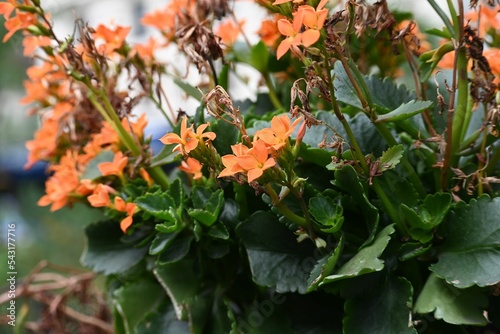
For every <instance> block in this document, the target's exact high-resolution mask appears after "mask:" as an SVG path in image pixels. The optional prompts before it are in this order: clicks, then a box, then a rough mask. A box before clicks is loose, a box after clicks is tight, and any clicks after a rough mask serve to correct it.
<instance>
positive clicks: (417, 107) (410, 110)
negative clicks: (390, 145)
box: [375, 100, 432, 123]
mask: <svg viewBox="0 0 500 334" xmlns="http://www.w3.org/2000/svg"><path fill="white" fill-rule="evenodd" d="M431 105H432V101H416V100H411V101H409V102H407V103H403V104H402V105H400V106H399V107H398V108H396V109H394V110H393V111H391V112H388V113H387V114H383V115H378V117H377V119H376V121H375V122H377V123H380V122H394V121H402V120H405V119H407V118H410V117H412V116H415V115H417V114H419V113H421V112H422V111H424V110H425V109H427V108H429V107H430V106H431Z"/></svg>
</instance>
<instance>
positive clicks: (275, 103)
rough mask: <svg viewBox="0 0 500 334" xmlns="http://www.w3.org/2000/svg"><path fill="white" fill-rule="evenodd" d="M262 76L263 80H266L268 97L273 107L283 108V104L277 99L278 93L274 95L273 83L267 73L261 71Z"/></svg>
mask: <svg viewBox="0 0 500 334" xmlns="http://www.w3.org/2000/svg"><path fill="white" fill-rule="evenodd" d="M262 76H263V77H264V81H265V82H266V86H267V89H268V90H269V99H270V100H271V103H272V104H273V106H274V108H275V109H283V105H282V104H281V101H280V100H279V99H278V95H276V90H275V89H274V85H273V83H272V81H271V77H270V75H269V73H262Z"/></svg>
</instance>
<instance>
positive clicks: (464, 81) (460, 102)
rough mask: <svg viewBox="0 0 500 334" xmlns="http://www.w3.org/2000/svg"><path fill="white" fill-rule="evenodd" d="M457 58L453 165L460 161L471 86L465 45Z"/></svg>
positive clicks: (460, 49)
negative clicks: (459, 153)
mask: <svg viewBox="0 0 500 334" xmlns="http://www.w3.org/2000/svg"><path fill="white" fill-rule="evenodd" d="M457 52H458V58H457V79H458V86H457V90H458V92H457V102H456V107H455V112H454V115H453V130H452V140H453V143H452V152H451V159H452V161H451V166H452V167H455V166H456V165H457V163H458V158H459V156H458V155H457V154H456V153H458V151H459V150H460V144H461V143H462V139H463V134H464V133H465V132H466V129H465V128H464V125H466V122H465V118H466V114H467V105H468V98H469V87H468V78H467V55H466V50H465V46H460V48H459V50H458V51H457Z"/></svg>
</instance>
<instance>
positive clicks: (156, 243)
mask: <svg viewBox="0 0 500 334" xmlns="http://www.w3.org/2000/svg"><path fill="white" fill-rule="evenodd" d="M176 236H177V233H158V234H157V235H156V237H155V238H154V239H153V242H152V243H151V247H150V248H149V254H151V255H158V254H160V253H161V252H163V250H164V249H165V247H167V246H168V245H170V243H171V242H172V241H173V240H174V238H175V237H176Z"/></svg>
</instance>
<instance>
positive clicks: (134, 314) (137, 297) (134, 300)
mask: <svg viewBox="0 0 500 334" xmlns="http://www.w3.org/2000/svg"><path fill="white" fill-rule="evenodd" d="M166 297H167V296H166V295H165V292H164V291H163V289H162V288H161V286H160V285H159V284H158V282H156V281H155V280H154V279H153V278H149V277H141V278H138V279H135V280H134V281H132V282H130V283H128V284H127V285H125V286H122V287H120V288H118V289H116V290H115V291H113V304H114V307H115V309H116V311H117V313H118V314H119V315H120V316H119V319H115V321H121V325H122V326H123V328H124V330H125V333H126V334H132V333H136V332H137V328H136V326H137V325H138V324H139V323H140V322H141V321H142V320H143V319H144V318H145V316H146V315H147V314H148V313H149V312H151V311H154V310H155V309H156V308H157V307H158V305H159V304H160V303H161V302H162V301H164V300H165V298H166ZM139 305H140V307H138V306H139Z"/></svg>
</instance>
